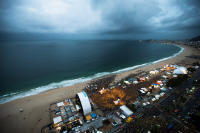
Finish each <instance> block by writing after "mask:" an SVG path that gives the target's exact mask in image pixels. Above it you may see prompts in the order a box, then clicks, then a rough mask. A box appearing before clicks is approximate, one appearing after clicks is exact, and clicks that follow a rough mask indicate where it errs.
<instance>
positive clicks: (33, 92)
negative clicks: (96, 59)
mask: <svg viewBox="0 0 200 133" xmlns="http://www.w3.org/2000/svg"><path fill="white" fill-rule="evenodd" d="M159 45H160V44H159ZM162 45H168V44H162ZM170 45H174V46H176V47H179V48H180V50H179V51H178V52H177V53H174V54H173V55H170V56H168V57H163V58H160V59H158V60H155V61H151V62H146V63H143V64H138V65H134V66H130V67H126V68H121V69H118V70H114V71H111V72H99V73H96V74H94V75H90V76H87V77H79V78H75V79H67V80H63V81H60V82H52V83H49V84H47V85H43V86H39V87H36V88H32V89H30V90H28V91H24V92H13V93H8V94H5V95H3V96H0V104H4V103H7V102H10V101H13V100H17V99H21V98H25V97H28V96H32V95H37V94H40V93H43V92H46V91H49V90H52V89H57V88H65V87H67V86H72V85H74V84H79V83H83V82H90V81H92V80H97V79H99V78H103V77H106V76H109V75H112V74H113V75H115V74H118V73H123V72H126V71H131V70H135V69H137V68H139V67H144V66H149V65H152V64H155V63H158V62H161V61H164V60H167V59H170V58H173V57H175V56H177V55H179V54H180V53H182V52H183V50H184V48H183V47H180V46H179V45H175V44H170Z"/></svg>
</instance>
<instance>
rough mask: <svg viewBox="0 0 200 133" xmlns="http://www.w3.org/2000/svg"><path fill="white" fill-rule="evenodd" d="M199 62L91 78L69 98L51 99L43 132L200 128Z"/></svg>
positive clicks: (124, 132) (126, 132)
mask: <svg viewBox="0 0 200 133" xmlns="http://www.w3.org/2000/svg"><path fill="white" fill-rule="evenodd" d="M199 66H200V64H199V62H194V63H193V64H189V65H188V66H181V65H177V64H167V65H165V66H163V67H162V68H159V69H155V70H152V71H148V72H146V71H140V70H138V71H137V73H134V74H131V75H129V76H128V77H126V78H125V79H123V80H121V81H119V82H114V75H111V76H107V77H104V78H102V79H97V80H95V81H92V82H91V83H90V84H89V85H88V86H86V87H85V88H84V89H83V91H82V92H79V93H77V95H76V96H75V97H73V98H70V99H63V100H62V101H57V102H55V103H52V104H51V105H50V107H49V114H50V121H51V122H52V123H50V124H49V125H46V126H44V127H43V128H42V129H41V132H43V133H50V132H55V133H60V132H61V133H68V132H69V133H73V132H81V133H82V132H86V133H102V132H108V133H115V132H122V133H132V132H136V133H137V132H143V133H145V132H146V133H151V132H153V133H156V132H158V133H159V132H169V131H173V132H178V133H187V132H188V133H189V132H199V131H200V129H199V127H198V119H199V118H200V115H199V111H200V91H199V89H200V88H199V85H200V80H199V79H200V69H199Z"/></svg>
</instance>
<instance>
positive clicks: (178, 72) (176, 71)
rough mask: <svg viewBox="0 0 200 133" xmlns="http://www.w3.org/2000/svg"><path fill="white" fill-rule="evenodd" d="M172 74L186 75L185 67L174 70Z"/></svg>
mask: <svg viewBox="0 0 200 133" xmlns="http://www.w3.org/2000/svg"><path fill="white" fill-rule="evenodd" d="M173 74H187V68H185V67H178V68H177V69H175V70H174V72H173Z"/></svg>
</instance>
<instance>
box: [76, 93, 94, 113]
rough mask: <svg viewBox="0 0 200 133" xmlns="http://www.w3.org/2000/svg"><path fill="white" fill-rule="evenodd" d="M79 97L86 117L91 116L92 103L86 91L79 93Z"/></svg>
mask: <svg viewBox="0 0 200 133" xmlns="http://www.w3.org/2000/svg"><path fill="white" fill-rule="evenodd" d="M77 95H78V97H79V100H80V102H81V106H82V109H83V114H84V115H87V114H89V113H90V112H91V111H92V108H91V105H90V101H89V98H88V96H87V94H86V93H85V92H84V91H82V92H80V93H78V94H77Z"/></svg>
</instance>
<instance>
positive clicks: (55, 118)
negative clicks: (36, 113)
mask: <svg viewBox="0 0 200 133" xmlns="http://www.w3.org/2000/svg"><path fill="white" fill-rule="evenodd" d="M61 121H62V118H61V116H58V117H54V118H53V123H54V124H56V123H59V122H61Z"/></svg>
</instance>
